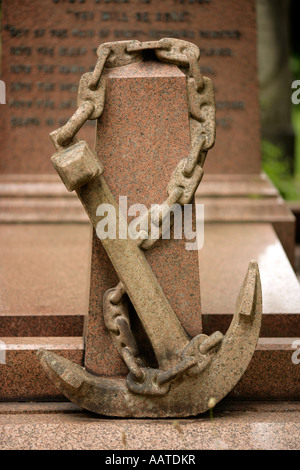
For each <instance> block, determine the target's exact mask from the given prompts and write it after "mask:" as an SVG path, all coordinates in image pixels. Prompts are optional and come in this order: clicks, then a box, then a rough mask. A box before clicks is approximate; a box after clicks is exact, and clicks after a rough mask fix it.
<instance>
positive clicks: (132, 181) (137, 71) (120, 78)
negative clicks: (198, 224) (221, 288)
mask: <svg viewBox="0 0 300 470" xmlns="http://www.w3.org/2000/svg"><path fill="white" fill-rule="evenodd" d="M106 73H107V92H106V104H105V110H104V113H103V115H102V117H101V119H100V120H99V122H98V134H97V154H98V156H99V159H100V160H101V162H102V163H103V165H104V177H105V178H106V179H107V182H108V184H109V186H110V188H111V190H112V192H113V194H114V196H115V198H116V200H117V201H118V198H119V196H127V197H128V207H129V206H130V205H131V204H135V203H139V204H144V205H146V207H147V208H150V206H151V204H161V203H163V202H164V200H165V199H166V197H167V192H166V187H167V183H168V181H169V179H170V176H171V174H172V172H173V170H174V168H175V166H176V164H177V163H178V162H179V160H181V159H182V158H184V157H186V156H187V155H188V153H189V149H190V135H189V121H188V109H187V101H186V100H187V96H186V77H185V75H184V74H183V73H182V72H181V71H180V70H179V69H178V67H176V66H170V65H165V64H161V63H158V62H151V63H147V62H144V63H139V64H131V65H128V66H126V67H122V68H115V69H112V70H109V71H107V72H106ZM145 254H146V258H147V260H148V262H149V264H150V266H151V268H152V269H153V271H154V274H155V276H156V277H157V279H158V282H159V284H160V285H161V286H162V289H163V291H164V293H165V295H166V297H167V298H168V300H169V302H170V304H171V306H172V308H173V309H174V311H175V313H176V315H177V316H178V318H179V320H180V321H181V323H182V325H183V327H184V328H185V329H186V330H187V332H188V334H190V335H191V336H194V335H196V334H198V333H200V332H201V307H200V288H199V270H198V254H197V251H187V250H186V249H185V240H160V241H159V242H158V243H157V245H156V246H155V247H154V248H153V249H152V250H149V251H146V252H145ZM117 283H118V278H117V276H116V273H115V271H114V269H113V267H112V265H111V263H110V261H109V259H108V257H107V255H106V253H105V251H104V249H103V248H102V245H101V242H100V240H99V239H98V238H97V236H96V235H95V234H94V238H93V252H92V272H91V294H90V307H89V318H88V322H87V328H86V353H85V365H86V367H87V369H88V370H89V371H91V372H94V373H97V374H105V375H116V374H126V367H125V365H124V364H123V362H122V360H121V358H120V356H119V354H118V352H117V350H116V349H115V347H114V345H113V343H112V341H111V337H110V335H109V333H108V332H107V330H106V327H105V325H104V322H103V317H102V297H103V294H104V292H105V291H106V290H107V289H109V288H111V287H114V286H116V284H117ZM132 314H133V326H134V327H135V328H136V330H140V327H139V325H138V322H137V318H136V315H135V314H134V312H132Z"/></svg>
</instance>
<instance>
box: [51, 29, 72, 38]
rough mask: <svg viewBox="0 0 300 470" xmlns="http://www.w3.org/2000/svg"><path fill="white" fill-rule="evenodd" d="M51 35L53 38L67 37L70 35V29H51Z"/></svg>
mask: <svg viewBox="0 0 300 470" xmlns="http://www.w3.org/2000/svg"><path fill="white" fill-rule="evenodd" d="M50 35H51V37H53V38H60V39H63V38H67V37H68V30H67V29H51V30H50Z"/></svg>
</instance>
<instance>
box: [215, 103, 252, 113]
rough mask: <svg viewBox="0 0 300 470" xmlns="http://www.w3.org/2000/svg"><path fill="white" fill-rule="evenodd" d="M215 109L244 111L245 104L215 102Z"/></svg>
mask: <svg viewBox="0 0 300 470" xmlns="http://www.w3.org/2000/svg"><path fill="white" fill-rule="evenodd" d="M216 106H217V109H218V110H220V111H222V110H228V109H231V110H244V109H245V102H244V101H217V102H216Z"/></svg>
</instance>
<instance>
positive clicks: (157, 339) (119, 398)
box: [38, 38, 262, 417]
mask: <svg viewBox="0 0 300 470" xmlns="http://www.w3.org/2000/svg"><path fill="white" fill-rule="evenodd" d="M147 50H151V51H152V54H155V57H156V59H157V60H159V61H162V62H165V63H170V64H175V65H177V66H179V67H180V68H181V69H182V70H183V71H184V72H185V74H186V76H187V92H188V106H189V118H190V128H191V150H190V154H189V156H188V158H187V159H183V160H181V161H179V163H178V165H177V167H176V168H175V170H174V173H173V175H172V177H171V180H170V182H169V184H168V187H167V194H168V196H167V199H166V201H165V205H164V207H167V208H169V209H170V208H171V207H172V205H173V204H175V203H177V204H180V205H184V204H188V203H189V202H190V201H191V200H192V198H193V196H194V193H195V191H196V189H197V186H198V184H199V183H200V181H201V178H202V176H203V164H204V160H205V157H206V154H207V151H208V149H209V148H211V147H212V146H213V144H214V138H215V102H214V93H213V88H212V84H211V81H210V79H208V78H206V77H203V76H202V75H201V72H200V68H199V62H198V61H199V57H200V51H199V49H198V47H197V46H195V45H193V44H191V43H189V42H186V41H182V40H178V39H168V38H165V39H161V40H160V41H153V42H139V41H121V42H114V43H106V44H102V45H100V46H99V48H98V51H97V53H98V61H97V64H96V67H95V69H94V71H93V72H92V73H86V74H84V75H83V76H82V78H81V81H80V84H79V91H78V109H77V111H76V112H75V113H74V115H73V116H72V117H71V119H70V120H69V121H68V122H67V124H65V126H63V127H62V128H60V129H57V130H56V131H54V132H52V134H51V138H52V140H53V142H54V145H55V147H56V149H57V153H55V154H54V155H53V157H52V163H53V165H54V167H55V168H56V170H57V172H58V173H59V175H60V177H61V179H62V180H63V182H64V184H65V185H66V187H67V189H68V190H69V191H73V190H76V192H77V195H78V197H79V199H80V200H81V202H82V204H83V206H84V208H85V210H86V212H87V214H88V216H89V218H90V220H91V223H92V224H93V226H94V227H95V228H96V226H97V223H98V218H97V217H96V209H97V207H98V206H99V205H100V204H104V203H106V204H107V203H108V204H112V205H113V206H114V207H115V208H116V209H118V208H117V203H116V201H115V199H114V196H113V195H112V193H111V191H110V189H109V187H108V185H107V183H106V181H105V179H104V177H103V176H102V172H103V168H102V165H101V163H100V162H99V160H98V159H97V157H96V155H95V154H94V153H93V152H92V151H91V150H90V149H89V147H88V145H87V143H86V142H85V141H78V140H77V139H76V133H77V132H78V130H79V129H80V128H81V126H82V125H83V124H84V123H85V121H86V120H87V119H97V118H99V116H100V115H101V114H102V112H103V108H104V103H105V78H104V77H103V74H102V71H103V68H104V67H105V66H106V67H121V66H124V65H128V64H130V63H133V62H137V61H142V60H143V58H144V53H145V51H147ZM116 214H118V210H116ZM149 214H150V212H148V213H147V214H146V215H145V217H149ZM117 223H120V224H125V221H124V220H117ZM157 223H158V225H161V220H160V221H158V222H157ZM160 228H161V227H160ZM156 241H157V240H156V239H151V235H150V232H149V233H145V234H144V237H143V238H140V239H138V240H134V239H131V238H130V237H127V238H125V239H124V238H122V239H121V238H118V236H117V238H116V239H109V238H106V239H103V240H101V243H102V244H103V247H104V248H105V250H106V252H107V254H108V256H109V258H110V260H111V262H112V264H113V266H114V268H115V270H116V273H117V274H118V277H119V280H120V282H119V284H118V285H117V286H116V287H115V288H113V289H109V290H108V291H107V292H106V293H105V295H104V298H103V308H104V320H105V324H106V327H107V329H108V331H109V332H110V334H111V339H112V341H113V342H114V344H115V346H116V348H117V350H118V352H119V354H120V355H121V357H122V359H123V361H124V362H125V364H126V365H127V367H128V370H129V373H128V375H127V378H108V377H107V378H105V377H99V376H96V375H93V374H91V373H89V372H88V371H87V370H85V369H84V368H83V367H81V366H79V365H76V364H74V363H72V362H71V361H69V360H67V359H65V358H62V357H60V356H58V355H56V354H55V353H52V352H50V351H46V350H40V351H39V353H38V355H39V358H40V362H41V364H42V366H43V367H44V369H45V371H46V372H47V374H48V375H49V377H50V379H51V380H52V381H53V383H54V384H55V385H56V386H57V387H58V388H59V389H60V390H61V392H62V393H63V394H64V395H65V396H66V397H68V398H69V399H70V400H71V401H72V402H74V403H76V404H77V405H79V406H81V407H82V408H85V409H87V410H90V411H93V412H96V413H99V414H103V415H110V416H132V417H133V416H145V417H167V416H176V417H183V416H189V415H197V414H199V413H203V412H205V411H206V410H207V409H208V407H209V405H208V402H209V399H210V398H212V397H213V398H214V399H215V401H216V402H218V401H220V400H221V399H222V398H223V397H224V396H226V395H227V393H228V392H229V391H230V390H231V389H232V388H233V387H234V386H235V384H236V383H237V382H238V381H239V379H240V378H241V376H242V375H243V373H244V371H245V370H246V368H247V366H248V364H249V362H250V360H251V357H252V355H253V352H254V350H255V347H256V344H257V341H258V337H259V332H260V325H261V316H262V299H261V285H260V276H259V271H258V267H257V263H256V262H255V261H252V262H250V264H249V268H248V272H247V274H246V277H245V279H244V282H243V284H242V287H241V290H240V294H239V296H238V299H237V304H236V311H235V314H234V317H233V319H232V322H231V325H230V327H229V329H228V331H227V333H226V335H225V336H223V334H222V333H220V332H218V331H216V332H214V333H213V334H212V335H210V336H207V335H205V334H199V335H197V336H195V337H194V338H189V337H188V335H187V333H186V332H185V330H184V328H183V327H182V325H181V323H180V322H179V320H178V318H177V316H176V314H175V313H174V311H173V309H172V307H171V305H170V304H169V302H168V300H167V298H166V297H165V295H164V293H163V291H162V289H161V287H160V285H159V284H158V282H157V280H156V277H155V276H154V274H153V272H152V270H151V268H150V266H149V264H148V262H147V260H146V258H145V255H144V253H143V250H145V249H150V248H151V247H152V246H153V244H154V243H155V242H156ZM99 243H100V242H99ZM128 299H130V301H131V303H132V305H133V306H134V308H135V310H136V312H137V315H138V316H139V318H140V320H141V322H142V325H143V327H144V330H145V332H146V334H147V336H148V338H149V340H150V342H151V345H152V347H153V351H154V353H155V356H156V359H157V363H158V368H151V367H149V366H148V365H147V364H146V363H145V362H144V361H143V360H142V359H141V357H140V355H139V350H138V347H137V343H136V340H135V338H134V335H133V333H132V330H131V327H130V318H129V313H128V307H127V303H128Z"/></svg>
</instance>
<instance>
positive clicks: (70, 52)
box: [59, 47, 86, 57]
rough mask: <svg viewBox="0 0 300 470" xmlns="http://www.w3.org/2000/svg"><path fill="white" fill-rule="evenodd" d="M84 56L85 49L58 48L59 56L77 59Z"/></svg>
mask: <svg viewBox="0 0 300 470" xmlns="http://www.w3.org/2000/svg"><path fill="white" fill-rule="evenodd" d="M85 54H86V48H85V47H60V48H59V55H61V56H67V57H78V56H81V55H85Z"/></svg>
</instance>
